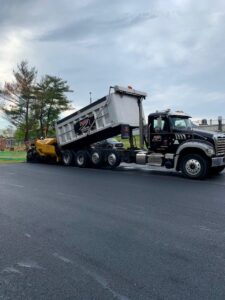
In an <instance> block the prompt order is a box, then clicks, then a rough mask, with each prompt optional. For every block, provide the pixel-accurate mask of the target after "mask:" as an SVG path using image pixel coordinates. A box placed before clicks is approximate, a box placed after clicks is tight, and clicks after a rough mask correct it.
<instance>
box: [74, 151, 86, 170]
mask: <svg viewBox="0 0 225 300" xmlns="http://www.w3.org/2000/svg"><path fill="white" fill-rule="evenodd" d="M75 161H76V165H77V166H78V167H79V168H86V167H87V166H88V164H89V155H88V152H87V151H85V150H81V151H78V152H77V154H76V158H75Z"/></svg>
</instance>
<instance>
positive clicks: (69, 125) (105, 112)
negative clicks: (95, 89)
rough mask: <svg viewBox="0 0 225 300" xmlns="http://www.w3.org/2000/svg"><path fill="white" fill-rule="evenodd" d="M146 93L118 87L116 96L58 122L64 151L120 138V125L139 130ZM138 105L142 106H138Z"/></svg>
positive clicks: (58, 132) (60, 141)
mask: <svg viewBox="0 0 225 300" xmlns="http://www.w3.org/2000/svg"><path fill="white" fill-rule="evenodd" d="M145 97H146V93H144V92H140V91H137V90H134V89H130V88H123V87H119V86H115V87H113V92H112V93H109V94H108V95H107V96H105V97H103V98H101V99H99V100H97V101H95V102H93V103H91V104H90V105H88V106H86V107H84V108H82V109H81V110H79V111H76V112H75V113H73V114H71V115H69V116H67V117H65V118H63V119H61V120H59V121H57V123H56V136H57V141H58V144H59V145H60V146H61V147H82V146H88V145H90V144H92V143H95V142H98V141H101V140H103V139H106V138H109V137H112V136H115V135H117V134H120V131H121V125H129V126H130V127H131V128H137V127H139V113H140V110H139V105H140V106H141V109H142V101H141V100H142V99H144V98H145ZM138 103H139V104H138Z"/></svg>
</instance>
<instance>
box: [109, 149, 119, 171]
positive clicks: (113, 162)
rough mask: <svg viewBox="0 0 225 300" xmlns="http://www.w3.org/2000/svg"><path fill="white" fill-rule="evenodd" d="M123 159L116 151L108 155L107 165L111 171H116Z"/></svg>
mask: <svg viewBox="0 0 225 300" xmlns="http://www.w3.org/2000/svg"><path fill="white" fill-rule="evenodd" d="M120 162H121V159H120V156H119V154H118V153H117V152H116V151H110V152H109V153H108V155H107V163H108V165H109V166H110V168H111V169H114V168H116V167H118V166H119V165H120Z"/></svg>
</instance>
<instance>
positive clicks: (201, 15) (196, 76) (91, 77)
mask: <svg viewBox="0 0 225 300" xmlns="http://www.w3.org/2000/svg"><path fill="white" fill-rule="evenodd" d="M0 41H1V45H0V83H2V84H3V83H4V81H7V80H11V78H12V69H13V68H15V66H16V64H17V63H18V62H20V61H21V60H24V59H26V60H28V62H29V63H30V65H31V66H36V68H37V69H38V72H39V77H41V76H42V75H44V74H50V75H57V76H60V77H62V78H63V79H65V80H67V81H68V83H69V85H70V87H71V88H72V89H73V90H74V93H73V94H71V95H70V98H71V99H72V100H73V102H74V106H75V107H77V108H81V107H82V106H84V105H86V104H88V102H89V92H90V91H91V92H92V95H93V99H94V100H96V99H97V98H99V97H102V96H104V95H106V94H107V93H108V88H109V86H110V85H115V84H119V85H124V86H127V85H132V86H133V87H134V88H136V89H139V90H143V91H146V92H147V93H148V94H149V96H148V98H147V100H146V101H145V113H146V115H147V114H148V113H150V112H152V111H154V110H156V109H166V108H172V109H176V110H181V109H182V110H184V111H186V112H189V113H190V114H191V115H192V116H193V117H197V118H203V117H207V118H216V117H217V116H218V115H223V117H224V118H225V1H224V0H214V1H212V0H202V1H201V0H198V1H197V0H164V1H163V0H138V1H137V0H113V1H107V0H104V1H103V0H82V1H81V0H77V1H76V0H74V1H71V0H48V1H46V0H32V1H31V0H1V7H0ZM5 124H6V123H5V122H4V121H2V119H0V128H1V127H3V126H5Z"/></svg>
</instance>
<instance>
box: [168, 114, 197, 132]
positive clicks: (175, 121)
mask: <svg viewBox="0 0 225 300" xmlns="http://www.w3.org/2000/svg"><path fill="white" fill-rule="evenodd" d="M170 123H171V126H172V128H173V129H178V130H191V129H192V127H193V125H192V122H191V120H190V119H189V118H184V117H177V116H174V117H170Z"/></svg>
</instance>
